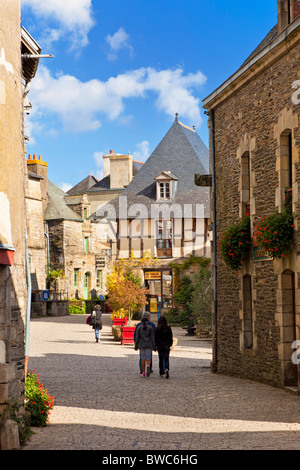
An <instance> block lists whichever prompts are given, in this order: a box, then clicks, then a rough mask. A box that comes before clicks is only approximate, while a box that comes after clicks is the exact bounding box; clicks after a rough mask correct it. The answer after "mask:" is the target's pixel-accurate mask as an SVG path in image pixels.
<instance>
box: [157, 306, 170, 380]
mask: <svg viewBox="0 0 300 470" xmlns="http://www.w3.org/2000/svg"><path fill="white" fill-rule="evenodd" d="M155 344H156V348H157V351H158V357H159V374H160V376H161V377H162V376H163V375H164V373H165V374H166V379H168V378H169V370H170V364H169V356H170V348H171V346H172V344H173V333H172V330H171V328H170V326H169V325H168V323H167V319H166V317H165V316H163V315H161V316H160V317H159V320H158V324H157V327H156V329H155Z"/></svg>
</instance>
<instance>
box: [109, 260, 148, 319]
mask: <svg viewBox="0 0 300 470" xmlns="http://www.w3.org/2000/svg"><path fill="white" fill-rule="evenodd" d="M106 287H107V295H108V302H109V305H110V307H111V308H112V309H113V310H114V311H119V310H121V309H124V310H126V311H127V312H128V318H129V321H130V320H131V318H132V314H133V313H134V312H136V311H138V310H141V309H142V308H143V306H144V305H145V304H146V303H147V294H148V293H149V291H148V290H147V289H146V288H145V287H142V286H141V282H140V279H139V277H138V276H134V275H133V273H132V272H131V271H129V272H125V271H124V269H123V268H121V267H119V266H114V267H113V268H112V270H111V272H110V274H109V275H108V276H107V281H106Z"/></svg>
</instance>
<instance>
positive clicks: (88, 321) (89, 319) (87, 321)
mask: <svg viewBox="0 0 300 470" xmlns="http://www.w3.org/2000/svg"><path fill="white" fill-rule="evenodd" d="M90 322H91V315H89V316H88V317H87V319H86V324H87V325H89V324H90Z"/></svg>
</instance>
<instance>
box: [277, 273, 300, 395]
mask: <svg viewBox="0 0 300 470" xmlns="http://www.w3.org/2000/svg"><path fill="white" fill-rule="evenodd" d="M281 289H282V322H281V334H280V338H281V344H282V350H283V357H282V371H283V385H285V386H290V387H293V386H298V374H297V366H296V365H295V364H293V362H292V352H293V350H292V343H293V341H295V339H296V302H295V273H294V272H293V271H291V270H289V269H287V270H285V271H284V272H283V273H282V275H281Z"/></svg>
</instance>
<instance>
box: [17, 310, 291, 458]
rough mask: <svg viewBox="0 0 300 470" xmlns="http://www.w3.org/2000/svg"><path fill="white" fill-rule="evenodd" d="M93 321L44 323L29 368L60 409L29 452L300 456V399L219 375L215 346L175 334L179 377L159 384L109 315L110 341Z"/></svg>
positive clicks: (174, 365)
mask: <svg viewBox="0 0 300 470" xmlns="http://www.w3.org/2000/svg"><path fill="white" fill-rule="evenodd" d="M85 319H86V316H82V315H72V316H67V317H47V318H41V319H34V320H32V321H31V325H30V351H29V355H30V358H29V370H35V371H36V373H38V374H40V380H41V382H42V383H43V385H44V386H45V387H46V388H47V389H48V391H49V393H50V395H55V406H54V410H53V411H52V414H51V417H50V424H49V425H48V426H46V427H45V428H34V431H35V434H34V435H33V436H32V437H31V438H30V440H29V441H28V442H27V444H26V446H25V448H24V450H25V451H26V450H89V449H91V450H100V449H101V450H116V449H117V450H131V451H134V450H148V451H150V450H161V451H163V450H178V451H183V450H201V449H203V450H217V449H218V450H222V449H233V450H238V449H250V450H254V449H266V450H290V449H299V442H300V398H299V396H297V395H293V394H292V393H288V392H286V391H283V390H279V389H274V388H271V387H268V386H266V385H262V384H258V383H254V382H250V381H246V380H239V379H235V378H231V377H224V376H221V375H216V374H212V373H211V372H210V362H211V342H209V341H202V340H198V339H196V338H195V337H188V336H186V335H185V331H184V330H183V329H180V328H173V334H174V336H175V337H177V338H178V344H177V346H176V347H175V349H174V350H173V351H172V352H171V357H170V378H169V380H166V379H165V378H161V377H159V373H158V356H157V353H154V357H153V363H154V364H153V369H154V372H153V373H152V374H151V376H150V377H149V378H147V377H145V378H143V377H142V376H141V375H140V373H139V367H138V360H139V357H138V352H136V351H135V350H134V349H133V346H131V345H125V346H122V345H121V344H120V343H119V342H116V341H114V340H113V337H112V335H111V320H110V318H109V316H108V315H104V327H103V330H102V332H101V342H100V343H95V341H94V333H93V330H92V329H91V328H89V327H88V326H87V325H86V324H85Z"/></svg>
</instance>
